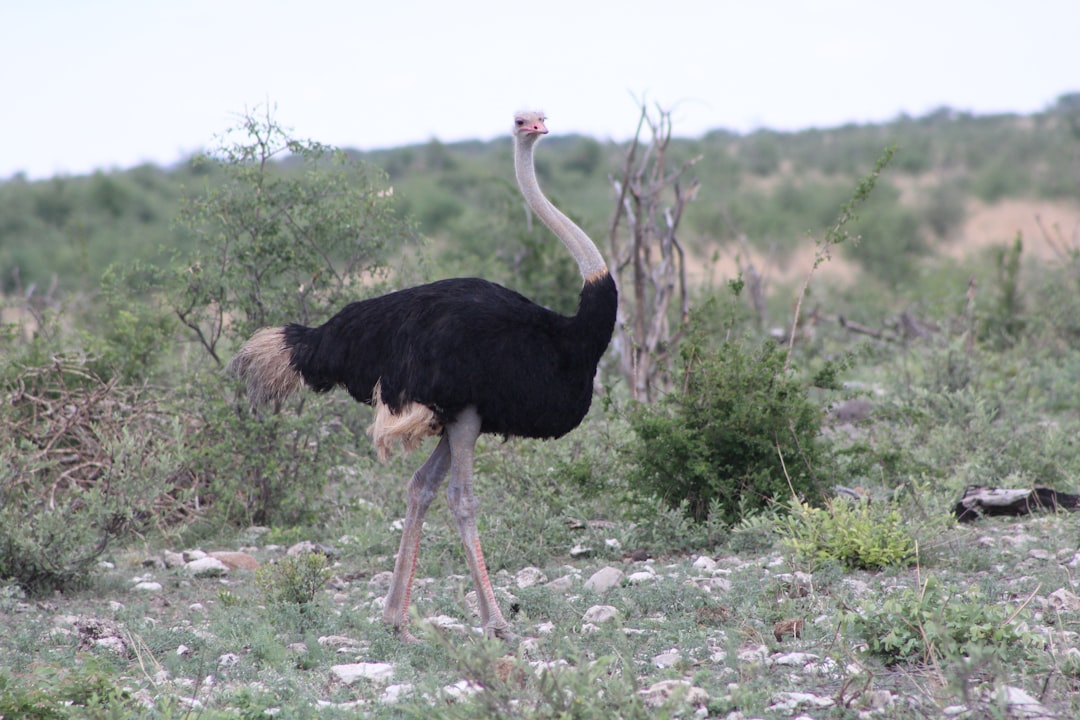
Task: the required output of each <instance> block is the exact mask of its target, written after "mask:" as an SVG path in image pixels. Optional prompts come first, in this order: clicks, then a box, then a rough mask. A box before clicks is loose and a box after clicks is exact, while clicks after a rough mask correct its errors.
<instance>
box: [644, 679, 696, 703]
mask: <svg viewBox="0 0 1080 720" xmlns="http://www.w3.org/2000/svg"><path fill="white" fill-rule="evenodd" d="M638 692H639V693H640V695H641V697H642V699H643V700H644V701H645V704H646V705H648V706H649V707H654V708H655V707H659V706H661V705H663V704H664V703H665V702H667V701H668V700H669V699H671V698H672V697H673V696H677V695H681V699H682V701H683V702H685V703H686V704H687V705H693V706H695V707H703V706H705V705H707V704H708V703H709V693H707V692H705V691H704V690H703V689H701V688H699V687H697V686H695V685H691V684H690V683H689V682H688V681H686V680H661V681H660V682H658V683H653V684H652V685H650V686H649V687H647V688H644V689H643V690H640V691H638Z"/></svg>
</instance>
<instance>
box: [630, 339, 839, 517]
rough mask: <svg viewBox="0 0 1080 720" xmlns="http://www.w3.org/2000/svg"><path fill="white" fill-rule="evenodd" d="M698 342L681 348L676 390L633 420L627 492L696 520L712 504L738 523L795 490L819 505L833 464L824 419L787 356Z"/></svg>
mask: <svg viewBox="0 0 1080 720" xmlns="http://www.w3.org/2000/svg"><path fill="white" fill-rule="evenodd" d="M702 340H703V338H702V337H701V336H700V335H694V336H692V337H691V338H689V339H688V340H687V341H686V342H685V343H684V344H683V347H682V368H681V378H680V379H681V382H680V386H681V387H680V389H679V390H678V391H675V392H672V393H670V394H669V395H667V396H666V397H665V398H664V399H663V400H662V401H661V402H659V403H657V404H656V405H655V406H645V405H638V406H637V407H636V410H634V411H633V412H632V414H631V416H630V423H631V426H632V427H633V430H634V432H635V433H636V435H637V437H638V440H639V442H638V443H636V444H635V445H634V447H633V450H632V453H633V456H634V460H635V461H636V464H635V467H634V469H633V470H632V472H631V477H630V482H631V485H632V486H633V487H634V488H635V489H637V490H639V491H640V492H643V493H644V494H646V495H656V496H659V497H660V498H662V499H663V500H664V501H665V502H667V503H668V504H669V505H670V506H672V507H680V506H683V507H685V509H686V511H687V513H688V514H689V515H690V516H691V517H693V518H694V519H695V520H699V521H700V520H704V519H705V518H706V517H707V516H708V514H709V508H710V504H711V503H715V505H714V507H715V508H717V509H719V511H720V512H721V517H722V518H723V520H724V521H725V522H727V523H733V522H735V521H737V520H738V519H739V518H740V517H741V516H742V515H743V514H744V513H745V512H747V511H754V510H759V509H762V508H765V507H767V506H768V505H769V504H770V503H771V502H772V501H773V500H774V499H775V498H777V497H785V496H788V495H790V494H791V493H792V492H795V493H797V494H799V495H801V496H804V497H806V498H809V499H816V498H817V497H818V496H819V492H818V484H817V480H816V472H817V470H818V469H819V466H823V465H824V464H826V463H827V462H828V454H827V451H826V448H825V447H824V446H823V445H822V442H821V439H820V438H819V432H820V429H821V421H822V412H821V409H820V408H819V407H818V405H817V404H816V403H815V402H813V401H812V399H811V397H810V395H809V390H810V388H809V387H808V386H807V384H805V383H803V382H801V381H800V380H798V379H797V378H796V377H795V375H794V373H791V372H785V371H784V363H785V353H784V351H783V349H782V348H780V347H779V346H777V345H776V343H775V342H774V341H772V340H767V341H765V342H763V343H761V344H759V345H756V346H755V345H754V344H753V343H752V342H751V341H749V340H726V341H724V342H722V343H720V344H719V345H718V346H715V347H710V346H708V345H706V344H705V343H704V342H703V341H702Z"/></svg>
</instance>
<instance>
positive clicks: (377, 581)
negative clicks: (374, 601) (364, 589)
mask: <svg viewBox="0 0 1080 720" xmlns="http://www.w3.org/2000/svg"><path fill="white" fill-rule="evenodd" d="M392 582H394V573H393V572H392V571H390V570H383V571H382V572H379V573H375V574H374V575H372V576H371V579H370V580H368V586H369V587H370V588H371V590H372V592H375V593H376V594H378V595H385V594H386V593H387V592H388V591H389V590H390V584H391V583H392Z"/></svg>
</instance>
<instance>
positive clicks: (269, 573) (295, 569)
mask: <svg viewBox="0 0 1080 720" xmlns="http://www.w3.org/2000/svg"><path fill="white" fill-rule="evenodd" d="M329 580H330V562H329V560H327V558H326V555H324V554H322V553H318V552H302V553H297V554H296V555H287V556H285V557H283V558H282V559H281V560H280V561H278V562H277V563H274V564H273V565H263V566H262V567H260V568H259V569H258V570H257V571H256V572H255V581H256V582H257V583H258V585H259V587H260V588H261V589H262V591H263V595H264V596H265V598H266V602H267V603H268V604H271V605H307V604H308V603H310V602H312V601H313V600H314V599H315V596H316V595H318V593H319V591H320V590H322V588H323V587H324V586H325V585H326V583H327V582H329Z"/></svg>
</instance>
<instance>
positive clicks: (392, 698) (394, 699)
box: [379, 683, 416, 705]
mask: <svg viewBox="0 0 1080 720" xmlns="http://www.w3.org/2000/svg"><path fill="white" fill-rule="evenodd" d="M415 688H416V686H415V685H413V684H412V683H397V684H395V685H387V686H386V689H385V690H383V693H382V695H380V696H379V702H381V703H382V704H383V705H397V704H398V703H399V702H401V701H402V700H403V699H405V698H406V697H407V696H409V695H411V694H412V691H413V690H414V689H415Z"/></svg>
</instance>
